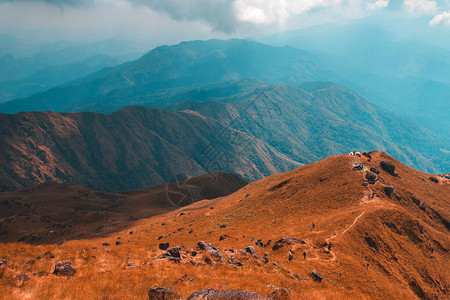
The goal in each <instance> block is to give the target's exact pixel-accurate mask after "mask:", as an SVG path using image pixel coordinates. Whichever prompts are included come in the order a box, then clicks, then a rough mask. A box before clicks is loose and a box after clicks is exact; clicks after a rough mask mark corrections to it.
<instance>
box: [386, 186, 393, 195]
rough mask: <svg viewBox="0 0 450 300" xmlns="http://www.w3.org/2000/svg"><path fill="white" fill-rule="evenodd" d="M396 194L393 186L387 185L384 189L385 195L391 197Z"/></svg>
mask: <svg viewBox="0 0 450 300" xmlns="http://www.w3.org/2000/svg"><path fill="white" fill-rule="evenodd" d="M393 192H394V187H393V186H392V185H387V186H385V187H384V193H385V194H386V195H388V196H390V195H391V194H392V193H393Z"/></svg>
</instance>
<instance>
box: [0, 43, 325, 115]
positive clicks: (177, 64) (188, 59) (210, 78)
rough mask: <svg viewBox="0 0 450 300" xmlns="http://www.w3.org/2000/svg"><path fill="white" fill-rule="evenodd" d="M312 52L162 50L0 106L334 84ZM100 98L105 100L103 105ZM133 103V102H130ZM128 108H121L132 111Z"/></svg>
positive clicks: (206, 46)
mask: <svg viewBox="0 0 450 300" xmlns="http://www.w3.org/2000/svg"><path fill="white" fill-rule="evenodd" d="M333 76H334V75H332V74H331V73H330V72H329V71H327V70H326V69H324V68H323V67H322V66H320V64H319V63H318V62H317V61H316V60H315V58H314V56H313V55H311V54H310V53H308V52H305V51H301V50H298V49H295V48H292V47H272V46H267V45H264V44H260V43H257V42H252V41H248V40H239V39H232V40H209V41H193V42H183V43H180V44H178V45H174V46H160V47H157V48H155V49H153V50H152V51H150V52H148V53H147V54H145V55H144V56H142V57H141V58H139V59H137V60H136V61H133V62H129V63H125V64H123V65H120V66H116V67H113V68H109V69H105V70H102V71H100V72H97V73H94V74H91V75H89V76H87V77H86V78H82V79H79V80H76V81H73V82H72V83H70V84H66V85H63V86H59V87H56V88H54V89H51V90H49V91H47V92H44V93H41V94H36V95H34V96H32V97H29V98H25V99H18V100H13V101H10V102H7V103H4V104H2V105H0V112H3V113H16V112H20V111H34V110H40V111H42V110H52V111H57V112H68V111H80V109H81V108H82V107H85V106H86V105H89V104H92V103H97V102H99V101H101V102H103V103H109V102H114V99H131V100H132V99H135V98H136V97H142V96H145V95H148V94H153V93H156V92H157V91H161V90H163V89H169V88H170V89H171V88H177V87H183V86H190V85H194V84H205V83H213V82H222V81H229V80H241V79H245V78H248V77H257V78H259V79H261V80H263V81H267V82H270V83H286V82H304V81H310V80H324V79H332V78H333ZM99 99H101V100H99ZM129 102H131V101H129ZM128 105H130V103H128V104H124V105H123V106H122V107H125V106H128Z"/></svg>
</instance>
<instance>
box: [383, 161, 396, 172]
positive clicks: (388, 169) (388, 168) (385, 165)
mask: <svg viewBox="0 0 450 300" xmlns="http://www.w3.org/2000/svg"><path fill="white" fill-rule="evenodd" d="M380 167H381V169H383V170H384V171H386V172H388V173H389V174H391V175H394V174H395V173H394V172H395V166H394V164H393V163H391V162H388V161H382V162H381V163H380Z"/></svg>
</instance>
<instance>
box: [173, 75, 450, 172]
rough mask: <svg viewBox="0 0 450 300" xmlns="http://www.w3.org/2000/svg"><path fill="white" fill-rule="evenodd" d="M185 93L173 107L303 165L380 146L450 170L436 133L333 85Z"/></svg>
mask: <svg viewBox="0 0 450 300" xmlns="http://www.w3.org/2000/svg"><path fill="white" fill-rule="evenodd" d="M226 88H227V89H228V87H226ZM216 89H217V87H216ZM203 90H205V89H203ZM185 95H186V99H190V100H188V101H184V102H181V103H178V104H175V105H173V106H172V107H171V108H170V109H171V110H174V111H178V110H190V111H196V112H198V113H200V114H201V115H204V116H207V117H209V118H213V119H216V120H219V121H220V122H222V123H224V124H232V125H231V126H232V127H233V128H235V129H238V130H241V131H244V132H247V133H249V134H252V135H254V136H256V137H258V138H259V139H261V140H263V141H264V142H266V143H267V144H269V145H270V146H272V147H274V148H275V149H277V150H278V151H279V152H280V153H283V154H285V155H286V156H287V157H289V158H291V159H293V160H295V161H298V162H301V163H310V162H313V161H317V160H319V159H322V158H324V157H327V156H330V155H335V154H340V153H344V152H350V151H353V150H355V149H359V150H366V151H368V150H370V149H382V150H383V151H387V152H389V153H394V154H395V156H396V157H399V159H400V160H401V161H403V162H404V163H406V164H408V165H411V166H414V167H416V168H419V169H421V170H424V171H425V170H426V171H429V172H435V173H437V172H443V170H447V169H449V168H450V155H449V154H450V153H449V152H448V151H445V149H449V144H448V143H446V142H444V141H442V140H441V139H440V138H439V137H438V136H437V135H436V134H432V133H430V132H428V131H427V130H424V129H422V128H420V127H419V126H417V125H415V124H414V123H411V122H408V121H406V120H404V119H402V118H399V117H398V116H397V115H395V114H392V113H390V112H388V111H386V110H384V109H382V108H379V107H377V106H375V105H373V104H372V103H370V102H369V101H368V100H367V99H365V98H364V97H362V96H361V95H359V94H357V93H355V92H354V91H352V90H350V89H348V88H344V87H342V86H339V85H336V84H333V83H327V82H322V83H321V82H309V83H305V84H302V85H301V86H300V88H293V87H290V86H286V85H266V86H259V87H257V88H256V89H255V90H253V91H247V92H244V93H241V94H236V95H233V96H230V97H228V98H223V97H219V98H217V99H214V98H209V100H202V97H198V98H197V99H200V101H198V100H197V101H195V100H194V99H195V98H191V97H189V95H188V94H187V93H186V94H185Z"/></svg>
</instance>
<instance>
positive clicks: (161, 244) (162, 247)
mask: <svg viewBox="0 0 450 300" xmlns="http://www.w3.org/2000/svg"><path fill="white" fill-rule="evenodd" d="M158 248H159V249H160V250H167V249H169V243H160V244H159V246H158Z"/></svg>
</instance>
